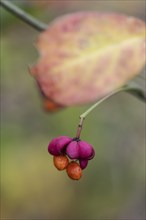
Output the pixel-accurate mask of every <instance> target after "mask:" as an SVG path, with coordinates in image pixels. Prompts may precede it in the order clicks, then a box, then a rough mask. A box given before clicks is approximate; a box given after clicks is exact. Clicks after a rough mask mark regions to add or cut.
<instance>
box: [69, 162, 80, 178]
mask: <svg viewBox="0 0 146 220" xmlns="http://www.w3.org/2000/svg"><path fill="white" fill-rule="evenodd" d="M66 172H67V174H68V176H69V177H70V178H71V179H73V180H79V179H80V178H81V176H82V169H81V167H80V165H79V164H78V163H77V162H75V161H72V162H70V163H69V164H68V166H67V168H66Z"/></svg>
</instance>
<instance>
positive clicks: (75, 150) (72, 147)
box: [66, 141, 79, 159]
mask: <svg viewBox="0 0 146 220" xmlns="http://www.w3.org/2000/svg"><path fill="white" fill-rule="evenodd" d="M66 154H67V155H68V156H69V158H70V159H78V158H79V146H78V142H77V141H72V142H71V143H69V144H68V146H67V147H66Z"/></svg>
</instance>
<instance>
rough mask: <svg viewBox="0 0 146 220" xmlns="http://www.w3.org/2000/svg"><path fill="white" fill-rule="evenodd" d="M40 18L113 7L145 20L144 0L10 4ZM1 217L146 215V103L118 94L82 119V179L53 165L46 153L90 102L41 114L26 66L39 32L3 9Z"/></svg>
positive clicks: (23, 0)
mask: <svg viewBox="0 0 146 220" xmlns="http://www.w3.org/2000/svg"><path fill="white" fill-rule="evenodd" d="M12 2H13V3H15V4H17V5H19V6H20V7H21V8H23V9H24V10H26V11H27V12H29V13H31V14H32V15H34V16H36V17H37V18H38V19H40V20H42V21H43V22H45V23H49V22H50V21H51V20H53V19H54V18H55V17H57V16H59V15H62V14H66V13H69V12H75V11H83V10H95V11H115V12H120V13H124V14H128V15H133V16H137V17H139V18H141V19H144V18H145V0H130V1H128V0H126V1H124V0H123V1H122V0H121V1H120V0H119V1H118V0H116V1H110V0H109V1H92V0H90V1H84V0H82V1H80V0H78V1H71V0H69V1H61V0H59V1H55V0H54V1H43V0H41V1H34V0H33V1H31V0H19V1H12ZM1 19H2V20H1V21H2V22H1V24H2V26H1V31H2V32H1V116H2V117H1V219H4V218H9V219H11V218H13V219H19V220H21V219H41V220H43V219H49V220H52V219H56V220H57V219H58V220H59V219H88V220H90V219H109V218H111V219H128V220H130V219H132V220H133V219H139V220H140V219H145V201H144V198H145V105H144V103H143V102H141V101H140V100H138V99H137V98H135V97H134V96H132V95H129V94H127V93H121V94H118V95H116V96H114V97H112V98H110V99H109V100H108V101H106V102H105V103H103V104H102V105H100V106H99V107H98V108H97V109H95V110H94V112H92V114H91V115H89V116H88V117H87V119H86V121H85V125H84V129H83V132H82V139H84V140H86V141H87V142H89V143H91V144H92V145H93V146H94V147H95V149H96V157H95V158H94V160H92V161H90V163H89V166H88V168H87V169H86V170H85V171H84V174H83V177H82V178H81V180H80V181H72V180H71V179H69V178H68V177H67V175H66V173H65V172H64V171H63V172H59V171H57V170H56V169H55V167H54V166H53V162H52V157H51V156H50V155H49V154H48V152H47V145H48V143H49V141H50V140H51V139H52V138H54V137H56V136H58V135H68V136H71V137H74V135H75V132H76V128H77V124H78V121H79V119H78V117H79V115H80V114H81V113H82V112H84V111H85V110H86V109H87V108H88V107H89V106H80V107H71V108H68V109H64V110H62V111H60V112H57V113H53V114H51V113H46V112H44V111H43V109H42V102H41V99H40V95H39V92H38V88H37V87H36V83H35V80H34V79H33V78H32V76H30V74H29V72H28V66H29V65H31V64H32V63H33V62H35V61H36V60H37V59H38V53H37V51H36V49H35V48H34V42H35V40H36V38H37V36H38V34H39V33H38V32H37V31H36V30H34V29H33V28H31V27H30V26H28V25H27V24H25V23H23V22H22V21H20V20H19V19H17V18H16V17H14V16H13V15H12V14H10V13H8V12H6V11H5V10H4V9H1Z"/></svg>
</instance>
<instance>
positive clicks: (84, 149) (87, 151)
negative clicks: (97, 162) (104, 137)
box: [78, 141, 93, 159]
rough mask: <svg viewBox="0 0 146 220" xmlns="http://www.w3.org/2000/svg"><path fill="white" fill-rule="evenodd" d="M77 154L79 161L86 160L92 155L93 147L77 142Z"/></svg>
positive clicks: (83, 142)
mask: <svg viewBox="0 0 146 220" xmlns="http://www.w3.org/2000/svg"><path fill="white" fill-rule="evenodd" d="M78 144H79V154H80V158H81V159H88V158H90V157H91V156H92V154H93V147H92V146H91V145H90V144H88V143H87V142H85V141H79V142H78Z"/></svg>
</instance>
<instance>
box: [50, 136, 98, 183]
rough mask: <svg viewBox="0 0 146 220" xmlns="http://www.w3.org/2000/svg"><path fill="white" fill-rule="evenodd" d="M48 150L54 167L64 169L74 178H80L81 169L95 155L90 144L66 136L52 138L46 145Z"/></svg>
mask: <svg viewBox="0 0 146 220" xmlns="http://www.w3.org/2000/svg"><path fill="white" fill-rule="evenodd" d="M48 152H49V153H50V154H52V155H53V156H54V159H53V160H54V165H55V167H56V168H57V169H58V170H64V169H66V172H67V174H68V176H69V177H70V178H71V179H74V180H79V179H80V178H81V176H82V170H83V169H85V168H86V167H87V165H88V161H89V160H91V159H92V158H93V157H94V155H95V151H94V149H93V147H92V146H91V145H90V144H88V143H87V142H85V141H81V140H80V139H79V138H70V137H67V136H59V137H57V138H54V139H53V140H52V141H51V142H50V144H49V145H48ZM69 159H70V160H71V161H69Z"/></svg>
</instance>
